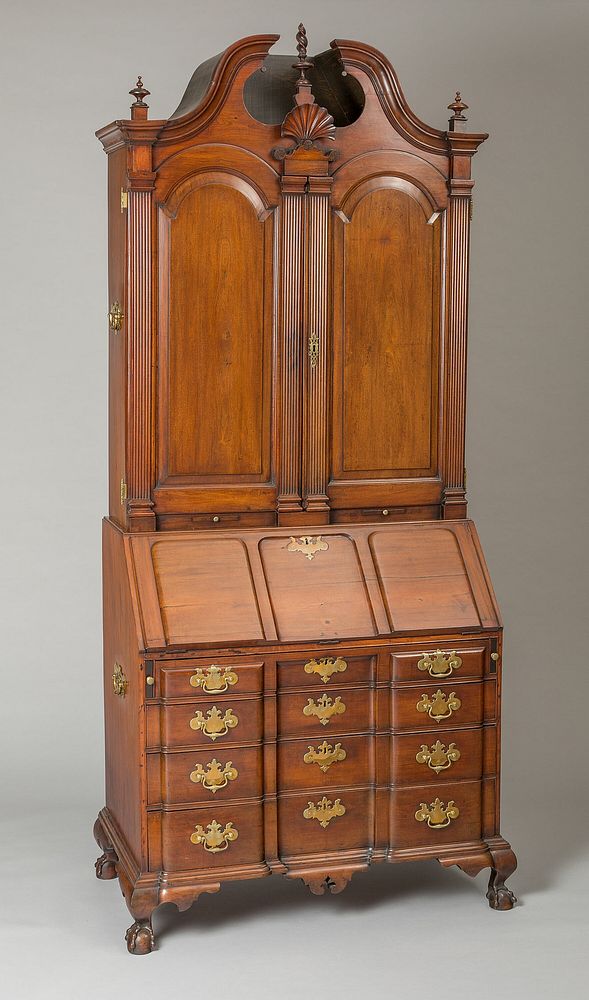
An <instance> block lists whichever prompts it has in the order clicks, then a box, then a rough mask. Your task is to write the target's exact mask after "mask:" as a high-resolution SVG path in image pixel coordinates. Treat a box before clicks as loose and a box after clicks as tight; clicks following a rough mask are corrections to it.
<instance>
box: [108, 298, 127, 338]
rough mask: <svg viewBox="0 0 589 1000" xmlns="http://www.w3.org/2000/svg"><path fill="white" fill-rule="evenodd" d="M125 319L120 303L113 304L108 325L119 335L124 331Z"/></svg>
mask: <svg viewBox="0 0 589 1000" xmlns="http://www.w3.org/2000/svg"><path fill="white" fill-rule="evenodd" d="M124 318H125V317H124V315H123V310H122V309H121V306H120V303H118V302H113V304H112V305H111V307H110V310H109V313H108V325H109V327H110V328H111V330H114V332H115V333H118V332H119V330H121V329H122V326H123V320H124Z"/></svg>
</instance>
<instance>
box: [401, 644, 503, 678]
mask: <svg viewBox="0 0 589 1000" xmlns="http://www.w3.org/2000/svg"><path fill="white" fill-rule="evenodd" d="M486 655H487V650H486V648H485V647H484V646H482V645H472V646H464V647H463V648H461V647H460V645H456V644H455V643H454V644H452V643H450V644H445V645H443V646H439V645H431V646H429V647H428V645H427V644H426V646H425V647H423V648H421V649H419V650H415V651H413V650H412V651H410V652H398V653H397V652H395V653H393V654H392V656H391V659H392V673H393V678H394V679H395V680H398V681H415V682H418V681H421V683H424V684H426V683H432V684H434V683H436V682H438V683H442V684H445V683H452V682H453V680H454V679H456V678H458V679H459V680H462V679H463V678H466V677H482V675H483V672H484V667H485V657H486Z"/></svg>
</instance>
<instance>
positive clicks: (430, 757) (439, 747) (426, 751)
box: [415, 740, 460, 774]
mask: <svg viewBox="0 0 589 1000" xmlns="http://www.w3.org/2000/svg"><path fill="white" fill-rule="evenodd" d="M459 759H460V750H459V749H458V747H457V746H456V744H455V743H450V744H449V745H448V749H447V750H446V746H445V744H444V743H440V741H439V740H436V742H435V743H432V745H431V747H428V745H427V743H422V744H421V747H420V749H419V751H418V753H416V755H415V760H416V761H417V763H418V764H427V766H428V767H431V769H432V771H435V772H436V774H439V773H440V771H445V770H447V768H449V767H452V764H453V763H454V762H455V761H457V760H459Z"/></svg>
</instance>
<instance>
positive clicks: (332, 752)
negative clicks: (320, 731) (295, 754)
mask: <svg viewBox="0 0 589 1000" xmlns="http://www.w3.org/2000/svg"><path fill="white" fill-rule="evenodd" d="M346 757H347V753H346V751H345V750H344V749H343V747H342V745H341V743H336V744H335V746H332V745H331V743H328V742H327V740H323V743H320V744H319V746H318V747H317V748H315V747H312V746H310V747H309V749H308V750H307V753H306V754H303V760H304V762H305V764H317V765H318V767H319V770H320V771H323V773H325V772H326V771H328V770H329V768H330V767H331V765H332V764H335V763H336V762H337V761H340V760H345V759H346Z"/></svg>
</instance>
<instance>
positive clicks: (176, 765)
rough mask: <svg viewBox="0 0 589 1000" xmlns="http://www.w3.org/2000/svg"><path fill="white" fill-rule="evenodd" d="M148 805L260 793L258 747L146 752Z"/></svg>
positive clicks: (218, 800) (201, 801)
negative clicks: (161, 752) (159, 752)
mask: <svg viewBox="0 0 589 1000" xmlns="http://www.w3.org/2000/svg"><path fill="white" fill-rule="evenodd" d="M147 773H148V782H147V783H148V797H149V803H150V804H156V803H159V802H164V803H172V804H175V803H181V802H186V803H188V802H194V803H212V802H223V801H226V800H227V799H247V798H256V797H259V796H261V795H262V750H261V748H257V747H249V748H247V749H242V748H240V747H233V748H231V749H229V750H225V749H224V748H221V747H215V748H211V749H208V750H198V751H196V750H188V751H182V752H180V753H163V754H158V753H152V754H149V755H148V762H147Z"/></svg>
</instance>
